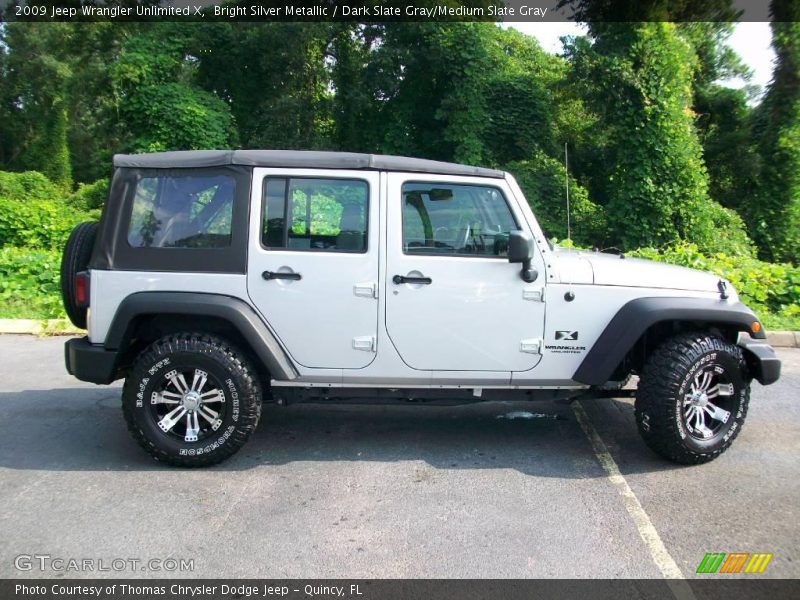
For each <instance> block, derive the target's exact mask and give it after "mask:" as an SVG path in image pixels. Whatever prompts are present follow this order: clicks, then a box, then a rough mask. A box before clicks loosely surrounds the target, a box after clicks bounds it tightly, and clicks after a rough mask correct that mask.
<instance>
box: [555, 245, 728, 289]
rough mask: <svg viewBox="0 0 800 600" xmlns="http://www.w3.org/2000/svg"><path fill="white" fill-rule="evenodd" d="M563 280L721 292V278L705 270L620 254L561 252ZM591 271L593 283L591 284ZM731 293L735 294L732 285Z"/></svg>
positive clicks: (568, 281) (560, 264) (558, 254)
mask: <svg viewBox="0 0 800 600" xmlns="http://www.w3.org/2000/svg"><path fill="white" fill-rule="evenodd" d="M554 254H555V255H556V256H557V257H558V264H559V270H560V272H561V281H562V282H565V283H594V284H595V285H618V286H624V287H646V288H659V289H672V290H684V291H692V292H714V293H716V292H718V291H719V290H718V288H717V283H718V282H719V280H720V278H719V277H717V276H716V275H713V274H711V273H706V272H705V271H697V270H695V269H689V268H686V267H677V266H675V265H667V264H664V263H659V262H654V261H652V260H644V259H641V258H629V257H626V258H620V256H619V255H616V254H602V253H600V252H582V251H576V250H562V249H557V250H556V251H555V252H554ZM589 270H591V278H592V279H591V281H587V278H588V275H589V273H588V271H589ZM728 289H729V291H731V292H733V289H732V287H731V286H730V284H728Z"/></svg>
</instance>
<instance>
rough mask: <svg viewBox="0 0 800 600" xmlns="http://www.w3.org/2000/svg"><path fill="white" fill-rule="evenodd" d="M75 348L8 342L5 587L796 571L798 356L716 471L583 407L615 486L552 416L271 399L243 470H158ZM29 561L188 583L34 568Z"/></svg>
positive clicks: (2, 412)
mask: <svg viewBox="0 0 800 600" xmlns="http://www.w3.org/2000/svg"><path fill="white" fill-rule="evenodd" d="M63 342H64V339H63V338H49V339H47V338H43V339H39V338H35V337H26V336H0V356H1V357H2V361H0V532H1V533H0V577H43V576H47V577H53V576H66V577H81V576H86V577H96V576H125V577H141V576H158V577H164V576H169V577H172V576H175V577H268V578H294V577H297V578H307V577H320V578H323V577H324V578H327V577H332V578H345V577H346V578H372V577H379V578H384V577H386V578H394V577H417V578H423V577H425V578H428V577H431V578H433V577H435V578H440V577H442V578H462V577H470V578H471V577H481V578H495V577H497V578H535V577H565V578H566V577H570V578H571V577H603V578H623V577H632V578H638V577H660V576H661V575H662V573H663V572H664V571H663V564H664V561H665V560H666V561H667V562H669V561H672V564H674V565H675V566H676V567H677V568H678V569H679V571H680V573H681V574H682V575H684V576H686V577H694V576H696V575H695V569H696V568H697V565H698V564H699V563H700V561H701V560H702V559H703V557H704V555H705V553H707V552H729V553H730V552H768V553H772V554H773V555H774V557H773V559H772V561H771V563H770V564H769V565H768V568H767V569H766V571H765V572H764V574H762V575H747V576H745V575H740V576H741V577H784V578H786V577H792V578H795V577H798V576H800V556H798V548H800V510H798V507H799V506H800V500H798V498H800V461H798V457H800V421H798V416H800V408H799V407H798V402H800V350H781V351H779V354H780V356H781V358H782V360H783V361H784V375H783V378H782V379H781V381H780V382H778V383H777V384H775V385H774V386H770V387H769V388H764V387H761V386H759V385H758V384H754V390H753V398H752V401H751V405H750V407H751V408H750V414H749V416H748V419H747V423H746V425H745V427H744V429H743V431H742V434H741V435H740V436H739V438H738V439H737V441H736V442H735V443H734V445H733V447H732V449H731V450H729V451H728V452H727V453H726V454H725V455H723V456H722V457H721V458H720V459H719V460H717V461H715V462H713V463H711V464H708V465H703V466H699V467H680V466H677V465H673V464H671V463H667V462H665V461H663V460H662V459H660V458H658V457H657V456H656V455H654V454H653V453H651V452H650V451H649V450H648V449H647V448H646V447H645V446H644V444H643V443H642V442H641V441H640V438H639V436H638V433H637V432H636V427H635V424H634V421H633V405H632V401H630V400H612V399H603V400H595V401H582V404H581V406H582V407H583V409H584V411H585V416H586V422H585V423H584V425H585V426H588V427H589V429H590V431H593V432H596V434H597V435H598V436H599V440H600V441H601V443H602V444H603V445H604V446H605V447H606V448H607V449H608V451H609V453H610V455H611V457H613V464H614V465H617V466H618V468H619V471H620V474H621V475H622V477H621V478H609V476H608V472H607V470H606V469H605V468H604V466H603V464H601V459H602V457H600V459H599V458H598V453H597V452H596V450H597V438H596V439H595V440H594V442H595V443H594V445H593V443H592V442H591V441H590V438H589V437H588V436H587V433H586V431H585V428H584V427H582V425H581V423H580V422H579V421H578V419H577V418H576V413H575V411H574V410H573V407H570V406H569V405H567V404H561V403H554V402H537V403H519V402H514V403H492V404H481V405H469V406H461V407H417V406H372V407H368V406H320V405H297V406H290V407H288V408H281V407H277V406H269V407H267V408H266V410H265V413H264V418H263V419H262V423H261V425H260V426H259V429H258V431H257V432H256V435H255V436H254V438H252V439H251V441H250V442H249V443H248V445H247V446H245V448H244V449H243V450H242V451H241V452H240V453H239V454H238V455H237V456H235V457H234V458H233V459H232V460H230V461H228V462H226V463H224V464H223V465H220V466H217V467H213V468H210V469H205V470H180V469H175V468H169V467H164V466H160V465H159V464H157V463H155V462H153V461H152V460H151V459H150V458H149V457H148V456H147V455H145V454H144V452H142V451H141V450H140V449H139V448H138V446H136V445H135V443H134V442H133V441H132V439H131V438H130V437H129V435H128V432H127V430H126V428H125V424H124V422H123V419H122V415H121V411H120V409H119V403H120V387H119V384H117V385H116V386H112V387H102V386H92V385H90V384H83V383H81V382H79V381H76V380H74V379H72V378H71V377H69V376H68V375H67V374H66V372H65V371H64V367H63V358H62V345H63ZM515 411H516V412H518V411H528V412H530V413H533V417H529V418H506V417H507V416H508V415H509V413H513V412H515ZM511 416H513V415H511ZM501 417H503V418H501ZM606 467H608V465H607V464H606ZM625 486H627V487H628V488H629V490H630V491H631V493H632V495H626V493H625V492H624V488H625ZM637 504H638V505H639V506H640V509H641V512H638V511H636V510H634V509H632V508H631V506H634V508H635V505H637ZM642 515H644V517H642ZM642 519H645V521H642ZM643 526H644V527H646V528H652V530H653V531H655V532H656V534H657V535H656V537H657V538H658V542H659V543H660V544H661V546H658V544H654V542H653V540H652V539H649V540H648V541H646V540H645V538H646V537H647V536H646V535H643V534H642V531H643ZM647 531H650V529H647ZM651 533H652V532H651ZM664 553H666V557H665V555H664ZM20 555H46V556H50V557H51V558H63V559H70V558H75V559H93V560H102V561H105V563H104V564H105V565H106V566H108V565H109V564H111V561H112V560H113V559H120V558H122V559H137V560H140V561H145V562H146V561H150V560H153V559H155V560H156V561H159V560H160V561H165V560H166V559H176V560H177V559H190V560H193V569H194V570H193V571H191V572H180V571H171V572H164V571H163V570H162V571H153V570H152V569H151V570H150V571H147V570H142V568H143V567H142V566H139V564H137V567H136V568H135V570H134V569H131V570H123V571H122V572H116V573H115V572H105V573H98V572H96V571H89V572H85V573H81V572H68V573H59V572H53V571H44V572H43V571H41V570H39V569H38V566H37V563H36V562H35V561H34V562H33V564H32V565H31V570H23V571H20V570H18V569H17V568H16V566H15V559H16V557H18V556H20ZM667 558H668V559H669V560H667ZM17 562H18V561H17ZM25 564H28V563H26V562H24V561H23V566H24V565H25ZM117 564H119V563H117ZM162 564H163V563H162ZM169 564H173V563H169ZM151 566H152V565H151ZM146 568H147V567H145V569H146ZM126 569H127V567H126ZM706 577H707V576H706Z"/></svg>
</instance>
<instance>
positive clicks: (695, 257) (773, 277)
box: [631, 243, 800, 329]
mask: <svg viewBox="0 0 800 600" xmlns="http://www.w3.org/2000/svg"><path fill="white" fill-rule="evenodd" d="M631 255H632V256H639V257H641V258H647V259H650V260H657V261H660V262H666V263H670V264H673V265H680V266H684V267H691V268H693V269H700V270H702V271H710V272H711V273H715V274H717V275H719V276H720V277H724V278H725V279H727V280H728V281H730V282H731V283H732V284H733V286H734V287H735V288H736V291H737V292H738V293H739V296H740V297H741V299H742V301H743V302H744V303H745V304H747V305H748V306H749V307H750V308H752V309H753V310H755V311H756V312H757V313H759V316H760V317H761V318H762V319H763V320H764V322H765V324H766V325H767V327H776V328H788V329H800V267H794V266H792V265H788V264H775V263H768V262H764V261H761V260H758V259H755V258H752V257H750V256H730V255H727V254H723V253H721V252H718V253H716V254H709V255H705V254H702V253H701V252H700V251H699V249H698V246H697V245H696V244H689V243H682V244H679V245H677V246H674V247H672V248H668V249H666V250H656V249H654V248H641V249H639V250H635V251H634V252H631Z"/></svg>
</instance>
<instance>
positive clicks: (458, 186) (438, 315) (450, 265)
mask: <svg viewBox="0 0 800 600" xmlns="http://www.w3.org/2000/svg"><path fill="white" fill-rule="evenodd" d="M388 184H389V185H388V187H389V194H388V212H387V215H388V223H389V225H388V233H387V238H386V239H387V277H386V282H385V286H386V326H387V330H388V332H389V337H390V338H391V341H392V343H393V344H394V346H395V348H396V349H397V351H398V353H399V354H400V356H401V357H402V359H403V361H404V362H405V363H406V364H407V365H408V366H410V367H412V368H414V369H422V370H437V371H505V372H509V371H526V370H528V369H531V368H533V367H534V366H536V364H537V363H538V362H539V359H540V358H541V355H540V354H539V352H540V348H541V341H540V340H541V338H542V332H543V328H544V304H543V303H542V302H541V301H540V299H541V298H543V286H544V278H545V277H544V269H543V264H542V259H541V256H540V255H539V254H538V250H537V251H536V252H537V255H536V257H535V259H534V263H533V266H534V267H535V268H536V269H537V270H538V271H539V274H540V275H539V278H538V279H537V280H536V281H535V282H533V283H525V282H524V281H523V280H522V279H521V278H520V266H519V265H518V264H510V263H509V262H508V259H507V249H508V234H509V232H510V231H512V230H515V229H520V228H521V226H524V225H523V224H524V218H523V216H522V214H521V211H520V210H519V207H518V206H516V205H515V199H514V197H513V194H512V192H511V190H510V189H509V188H508V186H507V185H506V184H505V182H504V181H503V180H501V179H498V180H497V182H496V183H494V182H492V183H491V184H488V183H487V181H486V180H485V179H475V178H469V177H458V178H443V177H441V176H434V175H413V174H402V173H390V174H389V178H388Z"/></svg>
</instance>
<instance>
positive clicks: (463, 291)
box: [62, 150, 780, 466]
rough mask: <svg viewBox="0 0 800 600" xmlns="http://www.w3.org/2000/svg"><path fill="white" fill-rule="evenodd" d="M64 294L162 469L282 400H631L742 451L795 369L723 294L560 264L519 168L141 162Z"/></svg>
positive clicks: (635, 263) (118, 176)
mask: <svg viewBox="0 0 800 600" xmlns="http://www.w3.org/2000/svg"><path fill="white" fill-rule="evenodd" d="M114 166H115V173H114V177H113V181H112V184H111V191H110V194H109V198H108V202H107V204H106V207H105V210H104V212H103V216H102V219H101V220H100V223H99V224H97V223H83V224H81V225H79V226H78V227H76V228H75V230H74V231H73V233H72V235H71V236H70V239H69V241H68V242H67V246H66V249H65V253H64V259H63V263H62V290H63V295H64V303H65V306H66V309H67V313H68V314H69V316H70V318H71V319H72V321H73V322H74V323H75V324H76V325H77V326H79V327H87V326H88V327H87V328H88V336H87V337H85V338H82V339H71V340H69V341H68V342H67V343H66V349H65V350H66V365H67V370H68V371H69V372H70V373H71V374H72V375H74V376H75V377H77V378H78V379H81V380H83V381H90V382H94V383H99V384H108V383H111V382H112V381H114V380H116V379H120V378H125V385H124V388H123V393H122V408H123V413H124V415H125V419H126V421H127V423H128V427H129V429H130V431H131V433H132V434H133V437H134V438H135V439H136V440H137V441H138V442H139V444H141V445H142V447H143V448H144V449H145V450H146V451H147V452H149V453H150V454H151V455H152V456H153V457H154V458H156V459H159V460H164V461H166V462H169V463H172V464H175V465H182V466H200V465H210V464H214V463H217V462H219V461H221V460H223V459H225V458H227V457H229V456H231V455H232V454H233V453H235V452H236V451H237V450H238V449H239V448H240V447H241V446H242V445H243V444H244V443H245V442H246V441H247V439H248V437H249V436H250V435H251V434H252V433H253V430H254V429H255V427H256V425H257V423H258V420H259V417H260V414H261V403H262V400H267V399H268V400H271V401H275V402H279V403H289V402H298V401H318V402H330V401H336V400H348V401H353V400H355V399H362V400H364V401H387V400H397V401H403V400H416V401H419V402H421V403H424V402H428V401H437V400H439V401H449V402H455V401H475V400H493V399H506V400H510V399H525V398H530V399H537V398H555V399H558V398H563V399H571V398H578V397H581V396H585V397H590V398H591V397H600V396H604V395H605V396H608V395H620V394H623V393H625V392H624V391H621V390H620V389H619V388H621V387H622V385H623V384H624V383H625V381H626V380H627V379H628V377H629V376H630V375H631V374H637V375H639V378H640V379H639V384H638V390H637V391H636V420H637V423H638V426H639V430H640V432H641V434H642V436H643V437H644V439H645V441H646V442H647V444H648V445H649V446H650V447H651V448H652V449H653V450H655V451H656V452H658V453H659V454H661V455H662V456H664V457H666V458H669V459H671V460H674V461H677V462H681V463H701V462H706V461H709V460H712V459H714V458H715V457H717V456H718V455H719V454H721V453H722V452H724V451H725V450H726V449H727V447H728V446H730V444H731V443H732V442H733V440H734V438H735V437H736V435H737V434H738V433H739V431H740V429H741V427H742V424H743V423H744V420H745V415H746V414H747V407H748V401H749V397H750V382H751V380H752V379H756V380H758V381H760V382H761V383H762V384H764V385H767V384H770V383H773V382H774V381H776V380H777V379H778V377H779V374H780V362H779V361H778V360H777V358H776V357H775V354H774V352H773V350H772V348H770V347H769V346H768V345H766V344H765V343H763V341H762V342H760V341H758V340H763V339H764V338H765V334H764V330H763V328H762V326H761V324H760V323H759V321H758V319H757V318H756V316H755V315H754V314H753V313H752V312H751V311H750V310H749V309H748V308H747V307H746V306H744V305H743V304H741V303H740V302H739V301H738V298H737V295H736V292H735V290H733V289H732V288H731V286H730V285H729V284H728V283H727V282H725V281H724V280H720V279H719V278H717V277H715V276H713V275H710V274H707V273H701V272H698V271H693V270H690V269H684V268H679V267H672V266H667V265H662V264H656V263H651V262H647V261H642V260H635V259H625V258H624V256H617V255H607V254H601V253H598V252H576V251H567V250H560V249H556V248H553V247H551V246H550V245H549V244H548V242H547V240H546V238H545V236H544V234H543V233H542V231H541V229H540V228H539V225H538V224H537V222H536V218H535V217H534V215H533V214H532V212H531V210H530V208H529V206H528V203H527V202H526V200H525V198H524V196H523V194H522V191H521V190H520V188H519V186H518V185H517V183H516V182H515V181H514V178H513V177H512V176H511V175H509V174H508V173H503V172H499V171H494V170H490V169H483V168H477V167H468V166H464V165H457V164H449V163H441V162H435V161H429V160H421V159H414V158H403V157H394V156H376V155H366V154H348V153H328V152H289V151H269V150H236V151H193V152H166V153H157V154H147V155H118V156H116V157H115V158H114Z"/></svg>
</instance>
